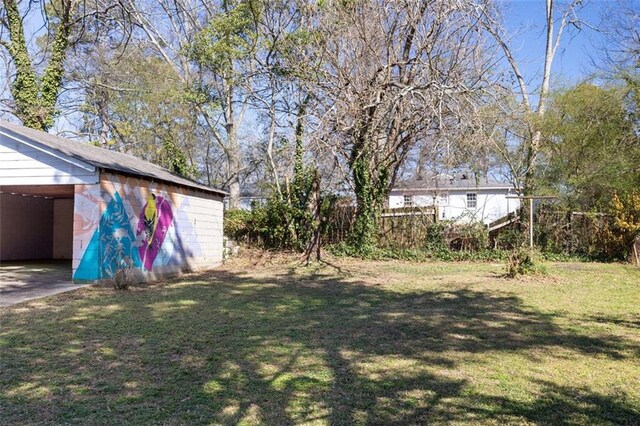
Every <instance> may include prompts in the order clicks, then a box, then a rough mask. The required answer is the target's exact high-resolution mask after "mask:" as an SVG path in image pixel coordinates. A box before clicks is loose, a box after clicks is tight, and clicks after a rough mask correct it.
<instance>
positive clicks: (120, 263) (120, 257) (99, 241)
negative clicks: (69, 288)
mask: <svg viewBox="0 0 640 426" xmlns="http://www.w3.org/2000/svg"><path fill="white" fill-rule="evenodd" d="M100 254H101V255H100ZM96 264H99V265H100V268H99V270H98V269H96V268H95V265H96ZM141 265H142V263H141V262H140V256H139V253H138V249H137V246H136V236H135V234H134V233H133V229H132V228H131V221H130V220H129V215H128V214H127V211H126V210H125V208H124V204H123V202H122V198H121V197H120V194H118V193H117V192H116V193H115V194H114V195H113V198H112V199H111V201H110V202H109V204H107V207H106V209H105V211H104V212H103V213H102V216H101V218H100V225H99V228H98V229H97V230H96V232H95V233H94V234H93V237H92V238H91V241H90V243H89V245H88V246H87V249H86V251H85V254H84V256H83V257H82V261H81V262H80V266H79V267H78V269H77V270H76V273H75V274H74V276H73V278H74V279H76V280H97V279H100V278H111V277H113V276H114V275H115V273H116V272H117V271H118V269H122V268H123V267H126V266H132V267H134V268H139V267H140V266H141ZM98 275H100V276H98Z"/></svg>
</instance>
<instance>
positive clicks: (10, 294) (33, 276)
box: [0, 261, 88, 308]
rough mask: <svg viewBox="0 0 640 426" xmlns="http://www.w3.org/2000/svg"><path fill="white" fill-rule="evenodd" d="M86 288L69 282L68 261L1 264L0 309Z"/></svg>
mask: <svg viewBox="0 0 640 426" xmlns="http://www.w3.org/2000/svg"><path fill="white" fill-rule="evenodd" d="M86 285H88V284H74V283H72V282H71V262H63V261H61V262H46V263H43V262H2V263H0V308H2V307H4V306H10V305H13V304H16V303H20V302H24V301H27V300H32V299H38V298H40V297H45V296H51V295H53V294H57V293H62V292H64V291H70V290H75V289H78V288H82V287H84V286H86Z"/></svg>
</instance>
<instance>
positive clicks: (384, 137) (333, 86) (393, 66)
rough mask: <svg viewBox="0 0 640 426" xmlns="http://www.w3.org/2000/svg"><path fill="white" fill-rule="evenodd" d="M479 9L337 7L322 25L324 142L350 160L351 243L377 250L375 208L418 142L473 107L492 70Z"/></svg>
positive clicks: (378, 1) (379, 1) (380, 4)
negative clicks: (353, 199)
mask: <svg viewBox="0 0 640 426" xmlns="http://www.w3.org/2000/svg"><path fill="white" fill-rule="evenodd" d="M476 7H481V5H480V6H478V5H476V4H473V3H469V2H457V1H453V2H452V1H437V0H429V1H426V0H425V1H401V0H397V1H394V0H375V1H355V2H348V3H343V2H336V3H335V4H333V3H332V4H331V7H329V8H327V9H328V11H327V13H326V14H325V15H323V16H321V17H320V18H319V20H318V26H319V31H320V32H321V33H322V34H323V35H324V37H325V38H323V39H322V43H323V44H322V50H323V52H322V54H323V55H324V60H325V65H324V67H323V74H322V79H321V82H320V90H321V98H322V100H323V101H324V103H325V104H324V106H323V108H321V109H320V110H319V111H317V114H319V120H322V121H323V122H324V123H325V126H324V127H325V132H324V133H323V134H322V138H323V139H324V141H325V143H327V144H328V145H331V146H333V147H335V150H336V153H337V154H338V155H339V156H341V157H342V159H343V160H344V161H345V163H346V164H347V166H348V168H349V170H350V172H351V176H352V182H353V189H354V192H355V195H356V200H357V219H356V225H355V230H354V234H353V241H352V242H353V243H354V246H356V247H359V248H361V249H363V250H367V249H368V248H369V247H371V246H372V245H373V237H374V232H375V224H376V221H377V212H378V211H379V208H380V207H381V206H382V204H383V201H384V196H385V195H386V194H387V191H388V188H389V186H390V185H393V183H394V181H395V179H396V177H397V173H398V170H399V169H400V166H401V165H402V164H403V162H404V161H405V159H406V158H407V155H408V154H409V153H410V151H411V149H412V148H413V147H414V146H415V144H416V143H417V141H419V140H421V139H424V138H429V137H433V135H441V134H446V133H447V131H449V130H451V128H452V127H454V126H455V125H456V124H457V123H459V122H460V118H461V117H462V116H464V115H465V114H466V113H468V112H469V111H471V109H472V105H473V103H474V102H477V101H478V99H477V97H478V96H481V93H482V88H483V87H485V86H486V83H485V80H484V76H487V75H489V74H488V73H486V71H487V70H488V69H487V67H488V65H489V64H490V62H489V61H487V58H486V50H485V49H484V47H485V41H484V39H483V33H482V32H481V31H479V28H478V18H477V17H475V16H474V13H473V12H474V11H475V8H476Z"/></svg>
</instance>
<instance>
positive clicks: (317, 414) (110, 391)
mask: <svg viewBox="0 0 640 426" xmlns="http://www.w3.org/2000/svg"><path fill="white" fill-rule="evenodd" d="M95 291H96V292H98V294H97V295H96V296H95V297H86V298H84V299H79V300H73V299H68V300H69V301H70V302H69V303H67V304H66V305H65V306H64V307H62V308H57V309H55V310H52V311H51V312H49V311H47V310H43V311H42V312H37V311H34V313H33V314H29V315H28V316H26V317H23V318H21V320H19V321H15V320H12V318H11V313H5V314H4V315H3V316H2V317H0V325H1V326H2V327H7V328H6V329H4V330H6V331H2V329H0V350H1V352H0V363H2V365H1V367H2V368H1V369H0V378H1V379H2V380H1V381H0V385H1V386H0V408H2V410H0V411H3V412H4V414H3V415H6V416H7V419H9V420H13V421H26V420H28V421H32V422H36V423H38V422H52V423H61V422H67V423H69V422H71V423H76V422H85V423H87V422H88V423H104V422H107V423H111V422H133V423H193V424H201V423H211V422H220V423H224V424H236V423H238V422H240V421H245V422H249V423H266V424H297V423H303V422H313V421H320V422H326V423H330V424H336V425H337V424H352V423H361V424H364V423H368V424H373V423H377V424H406V423H425V422H427V421H431V422H448V421H464V420H468V419H470V418H487V417H489V416H503V417H504V416H506V418H511V419H512V418H514V417H515V418H518V419H520V420H527V421H534V422H543V423H544V422H554V420H555V419H557V416H556V414H554V413H556V411H558V410H559V411H560V412H564V413H569V414H571V413H572V415H575V416H581V415H582V416H583V417H585V418H588V419H589V420H593V421H595V422H598V421H609V420H608V419H609V417H607V414H606V413H611V410H612V409H613V410H614V412H615V413H616V417H614V418H616V419H618V420H620V419H622V420H624V419H625V418H627V417H628V418H633V417H630V416H632V415H634V414H635V413H636V412H635V411H634V409H633V408H630V407H626V406H625V405H624V404H623V403H621V402H620V401H614V400H613V399H607V398H608V397H604V396H599V395H596V394H591V393H589V392H588V391H587V390H579V392H580V395H583V396H582V398H583V400H584V401H588V402H589V403H588V404H586V405H585V404H582V405H580V404H576V403H575V401H574V400H573V399H571V397H570V394H571V392H572V391H575V390H573V389H566V388H560V387H553V386H555V385H554V384H552V383H548V384H544V386H546V388H547V390H548V391H547V392H545V397H544V398H541V399H539V400H536V401H535V402H534V403H531V404H524V403H521V402H517V401H510V400H509V399H507V398H502V399H501V398H490V397H486V396H477V395H475V396H474V395H470V396H469V395H467V394H466V392H467V391H468V379H467V378H465V377H463V376H456V374H455V372H456V366H457V365H458V363H460V360H461V359H462V358H464V357H465V356H472V355H475V354H482V353H495V352H497V353H518V354H528V353H533V352H536V351H540V350H545V349H548V350H555V349H561V350H568V351H573V352H575V353H577V354H594V355H595V354H597V355H598V356H604V357H609V358H611V359H624V358H625V357H627V356H629V355H628V354H629V353H630V352H633V351H634V350H637V348H636V347H634V346H632V344H631V343H629V342H627V341H624V340H621V339H619V338H616V337H613V336H598V337H594V336H588V335H582V334H577V333H576V332H571V331H567V330H564V329H562V328H560V327H559V326H557V325H556V324H555V323H554V318H553V317H552V316H550V315H545V314H541V313H539V312H536V311H534V310H532V309H530V308H527V307H525V306H523V304H522V301H521V300H520V299H518V298H517V297H514V296H508V295H503V294H499V293H490V292H481V291H472V290H464V289H454V290H440V291H415V292H411V293H399V292H394V291H391V290H389V289H383V288H380V287H376V286H373V285H370V284H367V283H364V282H359V281H354V280H351V281H347V280H345V279H343V278H340V277H336V276H332V275H322V274H316V275H313V277H308V276H307V277H300V276H297V275H296V274H294V273H282V274H279V275H271V276H267V277H264V278H262V277H253V276H251V275H250V274H240V273H232V272H224V271H219V272H215V273H209V274H201V275H194V276H191V277H189V278H188V279H187V280H185V279H181V280H178V281H176V282H174V283H173V284H172V283H169V285H166V286H162V287H150V288H142V289H136V290H134V291H131V292H128V293H115V294H114V293H112V292H110V291H108V290H105V289H102V290H97V289H96V290H95ZM52 300H55V299H52ZM62 300H64V299H62ZM531 356H534V355H531ZM479 407H490V408H486V409H481V408H479ZM470 416H472V417H470Z"/></svg>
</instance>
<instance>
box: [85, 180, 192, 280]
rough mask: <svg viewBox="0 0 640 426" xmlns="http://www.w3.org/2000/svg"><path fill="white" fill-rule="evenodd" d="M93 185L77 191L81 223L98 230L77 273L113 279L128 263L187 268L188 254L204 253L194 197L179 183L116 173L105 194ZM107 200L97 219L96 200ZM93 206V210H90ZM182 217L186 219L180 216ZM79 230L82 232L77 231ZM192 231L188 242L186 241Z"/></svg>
mask: <svg viewBox="0 0 640 426" xmlns="http://www.w3.org/2000/svg"><path fill="white" fill-rule="evenodd" d="M95 186H97V185H93V187H94V188H92V186H90V185H86V186H84V187H80V190H79V191H78V190H77V191H76V192H77V193H76V200H79V201H80V203H79V204H77V205H76V216H77V218H76V222H79V223H80V224H81V225H80V226H78V227H79V228H80V231H82V232H84V233H85V235H86V233H87V231H90V232H91V233H92V236H91V239H90V240H89V243H88V244H87V245H86V248H85V249H84V253H83V255H82V258H81V259H80V262H79V264H78V267H77V268H76V270H75V273H74V276H73V278H74V279H75V280H97V279H104V278H111V277H113V276H114V275H115V273H116V272H117V270H118V269H121V268H123V267H126V266H131V267H134V268H138V269H140V270H142V271H143V272H149V271H152V270H153V269H154V268H158V267H174V268H175V269H182V267H183V265H185V263H187V261H188V259H190V258H193V257H198V256H201V249H200V245H199V244H198V241H197V239H194V238H193V236H194V235H196V233H195V230H194V229H193V224H195V220H193V221H192V220H191V219H190V217H189V216H190V214H189V213H190V212H189V210H190V209H189V197H185V196H183V194H182V191H181V190H180V189H179V188H176V187H172V186H167V185H156V184H148V183H147V182H144V181H141V180H139V179H136V178H126V177H122V176H110V178H109V179H108V180H106V181H104V180H103V182H102V184H101V185H100V191H99V192H100V196H99V199H96V198H97V197H96V190H95ZM100 202H102V203H105V204H106V205H105V206H104V209H103V210H102V213H101V215H100V219H99V220H96V211H95V206H96V204H98V205H99V204H100ZM84 210H89V211H84ZM178 219H180V220H178ZM76 232H77V231H76ZM183 235H187V236H188V237H187V239H188V241H186V242H185V241H183Z"/></svg>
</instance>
